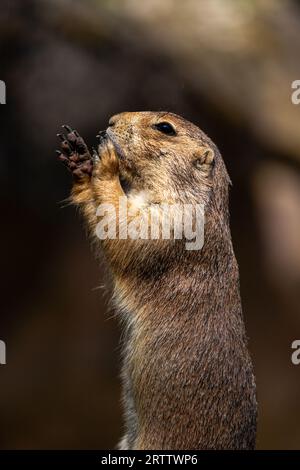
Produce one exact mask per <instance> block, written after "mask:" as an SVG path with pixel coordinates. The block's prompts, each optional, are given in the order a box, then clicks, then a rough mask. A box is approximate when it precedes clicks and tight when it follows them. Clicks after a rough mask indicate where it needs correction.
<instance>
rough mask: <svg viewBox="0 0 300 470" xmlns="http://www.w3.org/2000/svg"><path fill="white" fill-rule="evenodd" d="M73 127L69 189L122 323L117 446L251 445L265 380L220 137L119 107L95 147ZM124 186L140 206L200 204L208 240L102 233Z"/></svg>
mask: <svg viewBox="0 0 300 470" xmlns="http://www.w3.org/2000/svg"><path fill="white" fill-rule="evenodd" d="M66 131H67V133H66V136H61V139H62V144H61V148H62V153H61V154H60V157H59V158H60V159H61V160H62V161H63V162H64V163H65V164H66V165H67V166H68V168H69V169H70V170H71V172H72V173H73V176H74V183H73V188H72V193H71V200H72V202H73V203H74V204H76V205H79V206H80V207H81V210H82V213H83V216H84V218H85V220H86V223H87V225H88V228H89V230H90V233H91V234H92V236H93V237H94V240H95V244H96V247H97V248H96V249H98V246H99V249H101V250H103V251H104V254H105V257H106V260H107V263H108V265H109V268H110V270H111V273H112V278H113V301H114V303H115V306H116V309H117V310H118V311H119V314H120V318H121V321H123V323H124V329H125V341H124V347H123V367H122V382H123V405H124V416H125V435H124V437H123V439H122V440H121V443H120V445H119V448H120V449H147V450H149V449H156V450H172V449H253V448H254V447H255V436H256V414H257V404H256V390H255V380H254V375H253V370H252V363H251V359H250V356H249V353H248V349H247V338H246V334H245V328H244V322H243V317H242V308H241V301H240V293H239V273H238V266H237V262H236V259H235V255H234V252H233V247H232V241H231V234H230V227H229V212H228V186H229V183H230V179H229V176H228V173H227V171H226V167H225V164H224V162H223V159H222V157H221V155H220V153H219V151H218V149H217V147H216V146H215V145H214V144H213V142H212V141H211V140H210V139H209V138H208V137H207V136H206V135H205V134H204V132H202V131H201V130H200V129H199V128H198V127H197V126H195V125H194V124H192V123H190V122H188V121H187V120H185V119H183V118H182V117H179V116H177V115H175V114H172V113H167V112H126V113H121V114H118V115H115V116H113V117H112V118H111V119H110V121H109V126H108V128H107V130H106V131H102V132H101V133H100V144H99V147H98V152H94V156H93V155H91V154H90V152H89V150H88V148H87V146H86V145H85V143H84V141H83V139H82V138H81V137H80V136H79V134H78V133H77V132H76V131H72V129H71V128H69V127H68V126H66ZM120 197H122V198H125V199H124V200H125V201H126V205H127V207H128V209H129V212H130V211H131V214H133V215H134V214H136V213H137V212H139V213H144V212H145V211H146V210H148V209H149V206H151V205H152V204H158V205H159V204H162V203H164V202H168V203H173V204H177V203H183V204H184V203H186V204H192V205H197V204H200V205H202V206H203V207H204V214H205V234H204V245H203V247H202V248H201V249H199V250H192V251H190V250H187V249H186V247H185V244H184V242H183V240H175V241H174V240H173V239H172V240H171V239H170V240H167V239H162V238H159V239H156V240H153V239H137V240H134V239H129V238H127V239H120V237H116V238H114V239H105V240H99V239H98V238H97V236H95V233H96V229H97V224H98V223H99V217H98V216H97V208H98V207H99V205H101V204H107V205H112V206H113V207H114V208H116V210H118V209H119V204H120V202H119V201H120ZM133 215H132V216H129V219H130V217H133ZM126 222H128V220H127V221H126ZM117 224H118V227H117V231H118V232H119V230H120V225H121V224H122V221H120V220H118V221H117Z"/></svg>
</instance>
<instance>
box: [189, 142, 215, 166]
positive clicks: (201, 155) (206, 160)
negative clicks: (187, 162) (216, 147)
mask: <svg viewBox="0 0 300 470" xmlns="http://www.w3.org/2000/svg"><path fill="white" fill-rule="evenodd" d="M214 162H215V153H214V151H213V150H212V149H211V148H210V147H201V148H200V149H199V150H198V151H197V152H196V153H195V154H194V161H193V163H194V166H195V167H196V168H198V169H199V170H208V169H209V168H211V167H213V165H214Z"/></svg>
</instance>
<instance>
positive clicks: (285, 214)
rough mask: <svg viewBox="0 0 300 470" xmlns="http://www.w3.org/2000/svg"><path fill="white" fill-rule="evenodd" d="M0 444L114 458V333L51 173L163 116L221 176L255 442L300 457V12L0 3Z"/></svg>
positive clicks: (65, 182)
mask: <svg viewBox="0 0 300 470" xmlns="http://www.w3.org/2000/svg"><path fill="white" fill-rule="evenodd" d="M0 52H1V68H0V79H1V80H5V82H6V85H7V104H6V105H5V106H2V107H1V108H0V120H1V127H0V129H1V139H0V155H1V159H0V179H1V199H0V207H1V215H2V224H1V236H2V244H1V246H2V250H1V251H2V255H1V261H2V262H1V267H2V276H1V286H2V296H1V319H0V339H2V340H5V341H6V344H7V365H5V366H0V423H1V425H0V448H74V449H75V448H102V449H103V448H112V447H114V446H115V444H116V442H117V441H118V439H119V437H120V436H121V411H120V405H119V401H120V400H119V397H120V384H119V379H118V373H119V329H118V325H117V322H116V321H115V320H113V319H111V312H110V311H109V310H108V309H107V307H106V305H107V296H106V297H105V293H104V291H103V289H101V288H99V289H97V286H101V285H103V284H104V283H105V274H104V271H103V268H102V267H101V266H100V268H99V266H97V264H96V262H95V261H94V259H93V256H92V254H91V251H90V248H89V245H88V242H87V240H86V238H85V234H84V230H83V229H82V226H81V225H82V224H81V220H80V218H79V216H78V214H77V213H76V211H75V209H73V208H70V207H67V208H62V206H63V203H62V201H63V200H64V199H65V198H66V197H67V196H68V194H69V190H70V186H71V181H70V177H69V175H68V174H67V172H66V171H65V170H64V168H62V167H61V166H60V165H59V164H58V163H57V161H56V157H55V153H54V150H55V148H56V147H57V142H56V137H55V136H56V133H57V132H59V131H60V125H61V124H65V123H66V124H70V125H71V126H73V127H75V128H77V129H78V130H79V131H80V133H81V134H82V135H83V136H84V137H85V138H86V140H87V142H88V143H89V144H90V145H94V144H95V143H96V139H95V135H96V133H97V132H98V131H99V130H100V129H104V128H105V127H106V125H107V122H108V118H109V117H110V116H111V115H112V114H114V113H116V112H120V111H125V110H126V111H136V110H158V109H160V110H169V111H173V112H175V113H178V114H181V115H183V116H185V117H186V118H188V119H190V120H192V121H194V122H195V123H196V124H198V125H199V126H200V127H202V128H203V130H205V131H206V132H207V133H208V134H209V135H210V136H211V137H212V138H213V140H214V141H215V142H216V144H217V145H218V146H219V148H220V150H221V152H222V154H223V157H224V159H225V161H226V164H227V166H228V169H229V172H230V175H231V178H232V180H233V188H232V190H231V224H232V233H233V238H234V244H235V250H236V254H237V257H238V261H239V265H240V272H241V288H242V298H243V305H244V315H245V319H246V323H247V330H248V335H249V337H250V348H251V352H252V355H253V359H254V363H255V370H256V375H257V384H258V398H259V407H260V410H259V430H258V448H270V449H278V448H285V449H291V448H295V449H296V448H297V449H300V405H299V395H300V365H299V366H298V367H297V366H294V365H292V363H291V360H290V356H291V353H292V350H291V343H292V341H293V340H294V339H300V309H299V292H300V171H299V170H300V132H299V124H300V105H298V106H296V105H293V104H292V102H291V91H292V90H291V83H292V81H293V80H296V79H300V63H299V58H300V5H299V4H298V3H297V2H296V1H292V0H290V1H288V0H287V1H285V2H282V1H280V0H260V1H255V0H251V1H250V0H249V1H247V0H243V1H242V0H213V1H212V0H202V1H201V0H200V1H198V0H186V1H184V2H182V1H180V0H164V1H161V0H145V1H143V2H141V1H139V0H123V1H121V0H119V1H118V0H107V1H101V0H87V1H83V0H77V1H76V0H47V1H46V0H36V1H35V0H31V1H24V0H2V2H1V12H0Z"/></svg>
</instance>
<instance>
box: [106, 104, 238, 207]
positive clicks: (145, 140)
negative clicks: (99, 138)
mask: <svg viewBox="0 0 300 470" xmlns="http://www.w3.org/2000/svg"><path fill="white" fill-rule="evenodd" d="M107 135H108V137H109V138H110V139H111V141H112V142H113V144H114V146H115V148H116V150H117V153H118V155H119V158H120V173H121V180H123V183H124V187H126V188H127V190H128V191H131V190H132V191H135V192H138V191H143V192H146V193H147V195H148V197H149V200H150V202H157V203H160V202H189V203H193V202H197V203H202V204H204V205H206V204H207V203H208V201H209V200H210V195H211V193H212V191H213V187H214V186H216V184H214V180H215V176H217V174H218V173H219V172H220V171H221V173H223V175H225V179H227V180H229V178H228V176H227V172H226V169H225V165H224V163H223V161H222V158H221V156H220V154H219V152H218V150H217V148H216V146H215V145H214V144H213V143H212V141H211V140H210V139H209V138H208V137H207V136H206V135H205V134H204V132H202V131H201V130H200V129H199V128H198V127H197V126H195V125H194V124H192V123H191V122H189V121H186V120H185V119H183V118H182V117H180V116H177V115H176V114H172V113H167V112H150V111H147V112H125V113H121V114H117V115H115V116H113V117H112V118H111V119H110V121H109V127H108V129H107ZM227 183H228V181H227Z"/></svg>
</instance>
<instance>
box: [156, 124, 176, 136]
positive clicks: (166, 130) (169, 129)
mask: <svg viewBox="0 0 300 470" xmlns="http://www.w3.org/2000/svg"><path fill="white" fill-rule="evenodd" d="M153 127H154V129H157V130H158V131H160V132H162V133H163V134H166V135H176V131H175V129H174V127H173V126H172V124H170V123H169V122H159V123H158V124H154V126H153Z"/></svg>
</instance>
